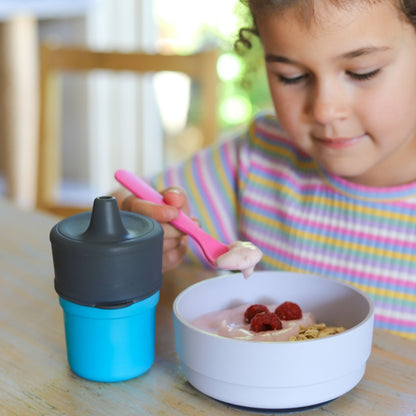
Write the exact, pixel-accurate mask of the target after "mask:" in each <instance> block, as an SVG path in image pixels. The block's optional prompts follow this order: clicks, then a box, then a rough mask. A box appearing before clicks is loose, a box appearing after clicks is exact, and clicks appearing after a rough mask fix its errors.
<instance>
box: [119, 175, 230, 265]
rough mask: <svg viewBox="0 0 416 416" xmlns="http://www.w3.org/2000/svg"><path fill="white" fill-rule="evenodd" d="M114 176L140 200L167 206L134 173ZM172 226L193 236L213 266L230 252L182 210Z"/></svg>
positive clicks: (158, 195)
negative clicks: (221, 256) (220, 257)
mask: <svg viewBox="0 0 416 416" xmlns="http://www.w3.org/2000/svg"><path fill="white" fill-rule="evenodd" d="M114 176H115V178H116V179H117V181H118V182H119V183H120V184H121V185H123V186H124V187H125V188H126V189H128V190H129V191H130V192H132V193H133V194H134V195H135V196H137V197H138V198H140V199H144V200H147V201H150V202H153V203H156V204H166V202H165V201H164V200H163V197H162V195H160V194H159V192H157V191H156V190H155V189H153V188H152V187H151V186H149V185H148V184H147V183H146V182H144V181H143V180H142V179H140V178H138V177H137V176H136V175H134V174H133V173H131V172H129V171H127V170H124V169H119V170H117V171H116V173H115V175H114ZM171 224H172V225H174V226H175V227H176V228H177V229H178V230H180V231H182V232H184V233H185V234H188V235H189V236H191V237H192V238H193V239H194V240H195V241H196V242H197V243H198V244H199V246H200V247H201V249H202V251H203V252H204V254H205V256H206V258H207V259H208V260H209V261H210V262H211V263H213V264H215V261H216V259H217V258H218V257H219V256H220V255H221V254H224V253H225V252H227V251H228V247H227V246H226V245H225V244H222V243H220V242H219V241H218V240H216V239H215V238H213V237H212V236H210V235H209V234H208V233H206V232H205V231H204V230H202V228H200V227H199V226H198V225H197V224H196V223H195V222H194V221H192V219H191V218H189V217H188V216H187V215H186V214H184V213H183V212H182V211H181V210H178V216H177V218H176V219H175V220H173V221H171Z"/></svg>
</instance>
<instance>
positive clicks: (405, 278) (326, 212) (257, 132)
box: [155, 115, 416, 340]
mask: <svg viewBox="0 0 416 416" xmlns="http://www.w3.org/2000/svg"><path fill="white" fill-rule="evenodd" d="M171 185H179V186H182V187H183V188H184V189H185V190H186V191H187V193H188V196H189V200H190V201H189V202H190V205H191V214H192V215H193V216H195V217H197V218H198V220H199V221H200V223H201V225H202V227H203V228H204V229H205V230H206V231H207V232H209V233H211V234H212V235H213V236H215V237H216V238H218V239H219V240H221V241H223V242H224V243H231V242H233V241H236V240H248V241H252V242H253V243H254V244H256V245H257V246H258V247H259V248H260V249H261V250H262V251H263V253H264V255H263V258H262V261H261V263H260V264H259V268H260V269H264V270H284V271H292V272H308V273H315V274H320V275H326V276H331V277H336V278H340V279H342V280H343V281H346V282H349V283H351V284H353V285H355V286H357V287H358V288H360V289H362V290H363V291H365V292H366V293H368V294H369V295H370V297H371V298H372V299H373V302H374V305H375V325H376V326H378V327H381V328H385V329H389V330H391V331H393V332H395V333H397V334H399V335H403V336H406V337H408V338H411V339H415V340H416V182H414V183H411V184H406V185H401V186H396V187H388V188H387V187H386V188H382V187H381V188H371V187H367V186H361V185H357V184H353V183H350V182H348V181H346V180H344V179H342V178H340V177H336V176H333V175H330V174H328V173H326V172H324V171H323V170H322V169H321V168H320V167H319V166H318V165H317V164H316V163H315V162H314V160H312V159H311V158H310V157H308V156H307V155H305V154H303V153H300V152H299V151H298V150H296V148H294V147H293V145H292V144H291V142H290V140H288V138H287V135H286V134H285V132H284V131H283V130H282V129H281V127H280V126H279V124H278V122H277V120H276V118H275V117H273V116H271V115H259V116H258V117H257V118H256V119H255V120H254V122H253V123H252V124H251V126H250V128H249V130H248V132H247V133H246V134H244V135H242V136H239V137H235V138H232V139H230V140H227V141H224V142H223V143H221V144H219V145H218V146H216V147H214V148H207V149H204V150H203V151H202V152H200V153H198V154H196V155H195V156H194V157H192V158H191V159H190V160H188V161H186V162H184V163H182V164H181V165H179V166H176V167H173V168H170V169H168V170H167V171H166V172H164V173H163V174H161V175H159V176H158V178H157V180H156V182H155V186H156V187H157V188H158V189H163V188H165V187H167V186H171ZM190 247H191V249H192V251H194V253H195V254H193V257H194V258H195V256H197V257H198V261H202V262H204V258H203V256H200V254H199V253H198V248H197V247H196V246H195V245H194V244H193V243H192V241H190ZM205 264H206V263H205Z"/></svg>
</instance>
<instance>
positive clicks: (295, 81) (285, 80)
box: [278, 74, 306, 85]
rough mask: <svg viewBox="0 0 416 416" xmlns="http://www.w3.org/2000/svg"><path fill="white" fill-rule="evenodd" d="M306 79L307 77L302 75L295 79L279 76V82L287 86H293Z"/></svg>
mask: <svg viewBox="0 0 416 416" xmlns="http://www.w3.org/2000/svg"><path fill="white" fill-rule="evenodd" d="M305 78H306V75H304V74H302V75H299V76H297V77H294V78H290V77H285V76H283V75H278V80H279V81H280V82H281V83H282V84H285V85H293V84H298V83H299V82H301V81H303V80H304V79H305Z"/></svg>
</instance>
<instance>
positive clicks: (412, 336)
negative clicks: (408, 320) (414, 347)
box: [387, 330, 416, 341]
mask: <svg viewBox="0 0 416 416" xmlns="http://www.w3.org/2000/svg"><path fill="white" fill-rule="evenodd" d="M387 331H388V332H391V333H392V334H394V335H398V336H400V337H403V338H407V339H410V340H412V341H416V334H413V333H411V332H400V331H393V330H387Z"/></svg>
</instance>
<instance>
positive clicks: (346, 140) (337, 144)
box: [313, 134, 367, 149]
mask: <svg viewBox="0 0 416 416" xmlns="http://www.w3.org/2000/svg"><path fill="white" fill-rule="evenodd" d="M366 137H367V135H366V134H362V135H361V136H354V137H316V136H314V137H313V139H314V141H315V142H317V143H318V144H320V145H322V146H325V147H327V148H331V149H343V148H346V147H350V146H353V145H355V144H357V143H359V142H360V141H362V140H363V139H365V138H366Z"/></svg>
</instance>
